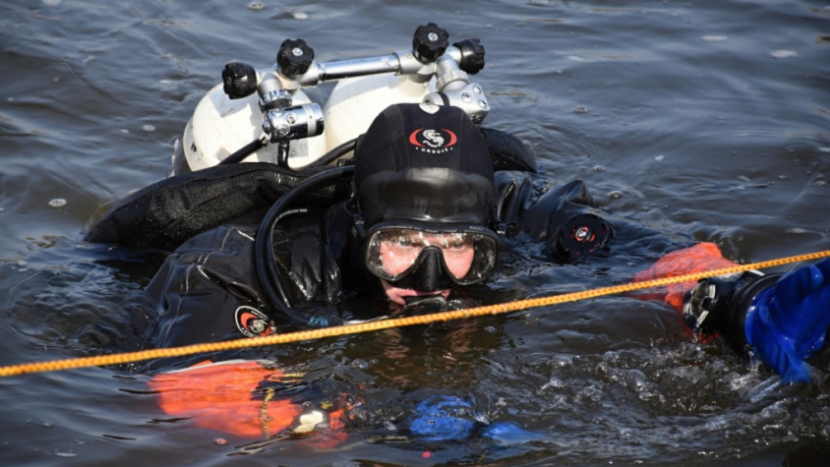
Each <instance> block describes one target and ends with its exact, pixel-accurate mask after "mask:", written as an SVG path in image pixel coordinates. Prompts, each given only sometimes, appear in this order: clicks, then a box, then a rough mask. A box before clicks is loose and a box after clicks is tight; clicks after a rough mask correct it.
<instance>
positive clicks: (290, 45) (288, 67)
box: [277, 39, 314, 77]
mask: <svg viewBox="0 0 830 467" xmlns="http://www.w3.org/2000/svg"><path fill="white" fill-rule="evenodd" d="M313 61H314V49H312V48H311V47H309V46H308V44H306V43H305V41H304V40H302V39H297V40H292V39H286V40H284V41H283V42H282V45H281V46H280V51H279V52H277V65H279V67H280V73H282V74H283V75H285V76H288V77H294V76H301V75H303V74H304V73H305V72H306V71H308V67H310V66H311V63H312V62H313Z"/></svg>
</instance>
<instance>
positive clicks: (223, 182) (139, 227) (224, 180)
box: [85, 162, 349, 251]
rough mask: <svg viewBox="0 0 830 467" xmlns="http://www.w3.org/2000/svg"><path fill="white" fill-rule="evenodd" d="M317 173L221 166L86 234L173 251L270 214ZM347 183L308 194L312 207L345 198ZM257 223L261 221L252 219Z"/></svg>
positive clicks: (171, 182)
mask: <svg viewBox="0 0 830 467" xmlns="http://www.w3.org/2000/svg"><path fill="white" fill-rule="evenodd" d="M313 174H314V173H313V172H309V173H305V172H302V173H298V172H293V171H291V170H288V169H284V168H281V167H279V166H277V165H274V164H270V163H265V162H259V163H244V164H234V165H219V166H215V167H210V168H207V169H204V170H199V171H196V172H191V173H188V174H183V175H179V176H175V177H170V178H167V179H165V180H161V181H159V182H157V183H154V184H152V185H150V186H148V187H146V188H144V189H142V190H139V191H138V192H136V193H133V194H132V195H130V196H128V197H126V198H124V199H123V200H121V201H119V202H118V203H117V204H116V205H115V206H114V207H113V208H112V209H111V210H110V211H109V213H107V215H106V216H104V218H103V219H101V220H100V221H99V222H98V223H97V224H95V225H94V226H93V227H92V228H91V229H90V231H89V232H88V233H87V235H86V237H85V240H86V241H88V242H92V243H114V244H118V245H120V246H123V247H126V248H129V249H133V250H140V249H159V250H166V251H172V250H174V249H176V247H178V246H179V245H181V244H182V243H183V242H185V241H186V240H188V239H189V238H191V237H193V236H194V235H196V234H198V233H200V232H204V231H207V230H209V229H211V228H213V227H216V226H218V225H221V224H223V223H227V222H231V221H234V220H236V219H240V218H241V217H244V216H246V215H255V214H257V213H259V215H260V217H261V215H262V213H264V212H265V210H267V208H268V207H269V206H271V204H273V202H274V201H275V200H276V199H277V198H279V197H280V196H281V195H282V194H283V193H285V192H287V191H288V190H289V189H291V188H292V187H294V186H295V185H297V184H299V183H300V182H302V181H303V180H305V179H306V178H308V177H309V176H311V175H313ZM348 192H349V187H348V184H347V183H343V184H342V186H341V185H335V186H334V187H333V188H328V189H324V190H320V191H317V192H314V193H311V194H309V196H308V197H306V199H305V200H304V201H305V202H307V203H308V204H309V205H311V206H326V205H329V204H331V203H332V202H333V201H334V200H336V199H340V198H343V197H346V196H347V195H348ZM252 222H256V220H252Z"/></svg>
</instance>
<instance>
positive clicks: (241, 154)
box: [219, 139, 264, 165]
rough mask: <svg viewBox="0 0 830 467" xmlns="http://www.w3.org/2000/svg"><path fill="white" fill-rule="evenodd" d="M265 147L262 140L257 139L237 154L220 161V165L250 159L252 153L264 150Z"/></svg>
mask: <svg viewBox="0 0 830 467" xmlns="http://www.w3.org/2000/svg"><path fill="white" fill-rule="evenodd" d="M263 146H264V144H262V141H261V140H259V139H255V140H253V141H251V142H250V143H248V144H246V145H245V146H242V148H240V149H239V150H238V151H236V152H235V153H233V154H231V155H230V156H228V157H226V158H224V159H222V160H221V161H219V165H229V164H236V163H237V162H241V161H242V159H245V158H246V157H248V156H249V155H250V154H251V153H252V152H254V151H257V150H259V149H262V147H263Z"/></svg>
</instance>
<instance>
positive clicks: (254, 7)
mask: <svg viewBox="0 0 830 467" xmlns="http://www.w3.org/2000/svg"><path fill="white" fill-rule="evenodd" d="M248 8H249V9H251V10H254V11H259V10H262V9H264V8H265V4H264V3H262V2H251V3H249V4H248Z"/></svg>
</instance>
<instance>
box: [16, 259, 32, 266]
mask: <svg viewBox="0 0 830 467" xmlns="http://www.w3.org/2000/svg"><path fill="white" fill-rule="evenodd" d="M27 264H29V263H27V262H26V261H23V260H22V259H21V260H20V261H18V262H17V265H18V266H20V267H21V268H25V267H26V265H27Z"/></svg>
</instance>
